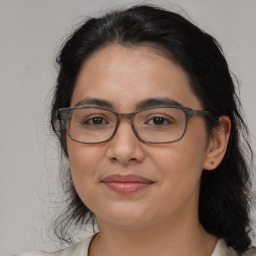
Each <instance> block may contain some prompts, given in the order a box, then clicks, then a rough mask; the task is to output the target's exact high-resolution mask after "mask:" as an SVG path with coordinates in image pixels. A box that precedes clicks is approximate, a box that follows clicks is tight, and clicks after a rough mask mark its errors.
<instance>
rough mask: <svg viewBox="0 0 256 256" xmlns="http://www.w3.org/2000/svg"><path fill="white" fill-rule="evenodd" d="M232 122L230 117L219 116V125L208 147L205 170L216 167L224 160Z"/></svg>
mask: <svg viewBox="0 0 256 256" xmlns="http://www.w3.org/2000/svg"><path fill="white" fill-rule="evenodd" d="M230 129H231V122H230V119H229V117H227V116H221V117H220V118H219V126H218V127H216V128H215V129H214V131H213V132H212V135H211V138H210V142H209V144H208V148H207V155H206V158H205V161H204V165H203V168H204V169H205V170H213V169H215V168H216V167H217V166H218V165H219V164H220V162H221V161H222V159H223V157H224V155H225V153H226V149H227V145H228V139H229V135H230Z"/></svg>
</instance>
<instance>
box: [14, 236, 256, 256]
mask: <svg viewBox="0 0 256 256" xmlns="http://www.w3.org/2000/svg"><path fill="white" fill-rule="evenodd" d="M93 237H94V235H92V236H90V237H88V238H87V239H85V240H83V241H82V242H79V243H76V244H73V245H71V246H70V247H68V248H66V249H63V250H60V251H57V252H55V253H47V252H41V251H33V252H26V253H22V254H16V255H14V256H88V249H89V245H90V242H91V240H92V238H93ZM211 256H239V254H238V253H237V252H236V251H235V250H234V249H232V248H231V247H228V246H227V245H226V242H225V241H224V239H219V240H218V242H217V244H216V246H215V249H214V251H213V253H212V255H211ZM242 256H256V249H255V248H254V249H250V250H248V251H246V252H245V253H244V254H242Z"/></svg>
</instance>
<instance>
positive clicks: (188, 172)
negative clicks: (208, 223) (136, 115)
mask: <svg viewBox="0 0 256 256" xmlns="http://www.w3.org/2000/svg"><path fill="white" fill-rule="evenodd" d="M92 98H93V99H95V98H96V99H100V100H104V101H107V102H108V103H110V104H111V107H109V106H108V108H109V109H112V110H114V111H116V112H122V113H129V112H133V111H136V110H137V108H136V106H137V105H138V104H139V103H141V102H144V101H145V100H147V99H151V98H157V99H160V100H162V99H166V98H168V99H171V100H175V101H176V102H179V103H180V104H182V105H183V106H186V107H190V108H193V109H202V106H201V104H200V102H199V100H198V99H197V97H196V96H195V95H194V93H193V92H192V90H191V88H190V85H189V82H188V77H187V75H186V74H185V72H184V71H183V70H182V68H181V67H179V66H178V65H176V64H175V63H174V62H172V61H170V60H169V59H167V58H165V57H163V55H160V54H158V53H157V52H156V51H155V50H154V49H152V48H149V47H123V46H120V45H112V46H108V47H105V48H103V49H101V50H99V51H97V52H96V53H94V54H93V55H92V56H91V57H90V58H89V59H87V60H86V62H85V63H84V65H83V67H82V69H81V71H80V73H79V75H78V78H77V82H76V86H75V90H74V93H73V96H72V102H71V106H75V105H76V104H77V103H78V102H81V101H82V100H85V99H87V100H88V99H92ZM90 106H92V104H90ZM93 106H94V105H93ZM95 106H97V105H95ZM207 145H208V143H207V132H206V127H205V123H204V120H203V118H202V117H193V118H192V119H191V120H190V121H189V123H188V127H187V131H186V134H185V136H184V137H183V138H182V139H181V140H180V141H177V142H174V143H169V144H145V143H143V142H141V141H139V140H138V139H137V137H136V136H135V134H134V132H133V130H132V128H131V124H130V122H129V120H122V122H121V124H120V126H119V128H118V131H117V133H116V135H115V137H114V138H113V139H112V140H111V141H109V142H107V143H103V144H94V145H88V144H81V143H77V142H75V141H72V140H71V139H70V138H69V137H68V138H67V147H68V155H69V161H70V165H71V172H72V177H73V182H74V185H75V188H76V190H77V193H78V194H79V196H80V198H81V200H82V201H83V202H84V204H85V205H86V206H87V207H88V208H89V209H90V210H91V211H92V212H94V213H95V215H96V217H97V221H98V222H99V223H108V224H113V225H120V226H129V227H138V226H140V225H150V224H152V223H157V222H158V221H159V220H170V221H174V220H175V221H177V220H184V218H192V217H193V218H196V217H197V211H198V210H197V209H198V195H199V186H200V176H201V173H202V170H203V168H204V164H205V162H206V161H208V159H207V154H208V153H207V152H208V150H207V147H208V146H207ZM124 183H126V184H124ZM191 216H192V217H191Z"/></svg>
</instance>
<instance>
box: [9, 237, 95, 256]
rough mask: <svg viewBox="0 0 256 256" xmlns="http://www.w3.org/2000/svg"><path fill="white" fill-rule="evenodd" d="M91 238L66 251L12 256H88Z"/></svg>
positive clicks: (33, 252) (35, 252)
mask: <svg viewBox="0 0 256 256" xmlns="http://www.w3.org/2000/svg"><path fill="white" fill-rule="evenodd" d="M93 237H94V235H93V236H90V237H88V238H86V239H85V240H83V241H81V242H79V243H76V244H73V245H71V246H69V247H68V248H66V249H62V250H59V251H57V252H53V253H48V252H42V251H32V252H25V253H22V254H16V255H13V256H70V255H72V256H81V255H82V256H87V255H88V249H89V245H90V242H91V240H92V239H93Z"/></svg>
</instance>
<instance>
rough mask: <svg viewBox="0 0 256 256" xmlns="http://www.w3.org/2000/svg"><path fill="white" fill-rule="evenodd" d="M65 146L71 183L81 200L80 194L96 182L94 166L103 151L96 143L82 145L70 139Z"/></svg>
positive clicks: (101, 156)
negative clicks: (66, 147) (94, 144)
mask: <svg viewBox="0 0 256 256" xmlns="http://www.w3.org/2000/svg"><path fill="white" fill-rule="evenodd" d="M67 146H68V154H69V162H70V167H71V174H72V179H73V183H74V186H75V188H76V190H77V193H78V194H79V196H80V197H81V199H82V200H83V198H82V197H83V196H82V195H86V194H87V190H90V188H91V187H92V186H93V185H94V184H95V183H96V182H97V178H96V175H97V173H96V168H97V166H98V164H99V162H100V160H101V159H102V158H103V156H104V154H105V151H104V149H103V148H102V147H100V146H98V145H97V147H96V146H93V145H84V144H79V143H77V142H73V141H70V140H69V141H68V143H67Z"/></svg>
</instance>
